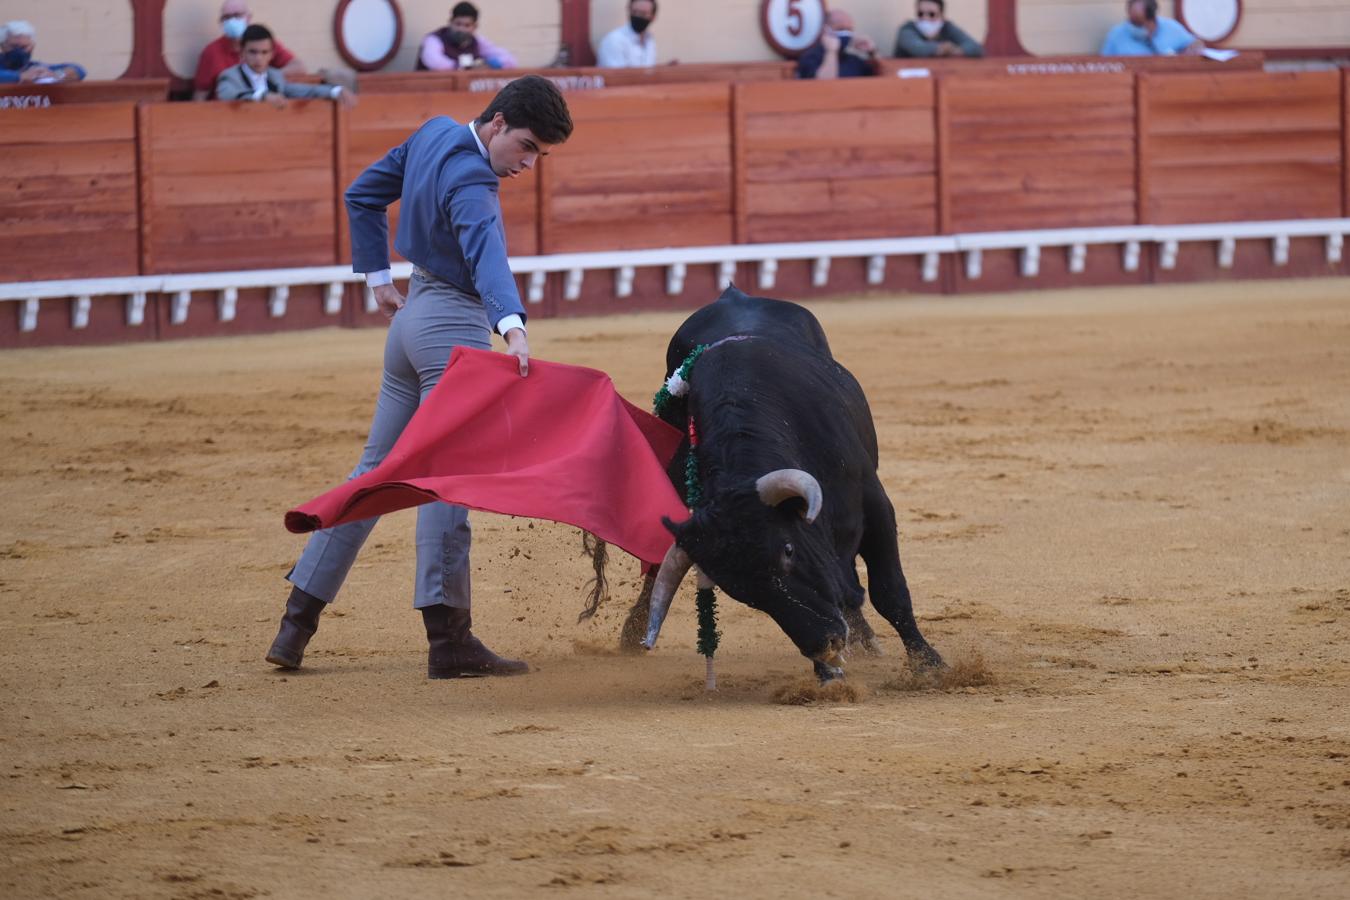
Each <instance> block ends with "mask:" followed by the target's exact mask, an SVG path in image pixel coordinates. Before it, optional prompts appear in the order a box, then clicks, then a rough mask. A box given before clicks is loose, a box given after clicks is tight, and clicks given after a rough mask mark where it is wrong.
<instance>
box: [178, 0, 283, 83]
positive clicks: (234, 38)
mask: <svg viewBox="0 0 1350 900" xmlns="http://www.w3.org/2000/svg"><path fill="white" fill-rule="evenodd" d="M252 21H253V13H252V12H251V11H250V10H249V8H248V2H247V0H224V2H223V3H221V4H220V30H221V32H222V34H221V35H220V37H218V38H216V39H215V40H214V41H212V42H211V43H209V44H207V45H206V47H205V48H204V49H203V50H202V55H201V58H200V59H198V60H197V74H196V76H195V77H194V78H193V79H192V99H193V100H210V99H212V98H213V97H214V96H215V90H216V80H217V79H218V78H220V73H221V72H224V71H225V70H226V69H229V68H231V67H233V66H237V65H239V64H240V63H241V62H243V57H242V56H241V55H240V50H241V45H240V39H241V38H242V37H243V36H244V30H245V29H247V28H248V26H249V23H250V22H252ZM272 65H273V66H274V67H275V68H278V69H280V70H281V71H283V72H285V73H286V74H287V75H289V76H292V77H294V76H296V75H303V74H305V66H304V63H302V62H300V60H298V59H296V58H295V54H293V53H291V51H289V50H287V49H286V46H285V45H284V44H282V43H281V41H277V42H276V44H275V46H274V47H273V48H272Z"/></svg>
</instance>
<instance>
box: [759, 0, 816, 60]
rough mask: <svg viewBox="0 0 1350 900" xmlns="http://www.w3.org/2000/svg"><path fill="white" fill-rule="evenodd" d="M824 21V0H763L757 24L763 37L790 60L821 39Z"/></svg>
mask: <svg viewBox="0 0 1350 900" xmlns="http://www.w3.org/2000/svg"><path fill="white" fill-rule="evenodd" d="M824 24H825V3H824V0H762V2H761V3H760V7H759V27H760V29H761V30H762V31H763V32H764V40H766V41H768V42H769V46H771V47H773V49H774V50H775V51H776V52H777V53H778V54H779V55H780V56H786V57H788V58H789V59H791V58H793V57H796V56H800V55H801V52H802V51H803V50H805V49H807V48H808V47H810V46H811V45H812V44H814V43H815V42H816V41H817V40H819V39H820V29H821V27H822V26H824Z"/></svg>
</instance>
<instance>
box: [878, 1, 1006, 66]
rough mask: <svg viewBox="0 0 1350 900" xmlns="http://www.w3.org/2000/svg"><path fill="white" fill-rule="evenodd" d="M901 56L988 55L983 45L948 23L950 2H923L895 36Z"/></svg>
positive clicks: (896, 47) (898, 53)
mask: <svg viewBox="0 0 1350 900" xmlns="http://www.w3.org/2000/svg"><path fill="white" fill-rule="evenodd" d="M894 55H895V56H897V57H902V58H903V57H920V58H926V57H941V56H969V57H977V56H984V48H983V47H981V46H980V42H979V41H977V40H975V39H974V38H973V37H971V36H970V35H968V34H966V33H965V32H964V31H962V30H961V29H960V28H957V27H956V25H955V24H953V23H952V22H948V21H947V4H946V0H919V2H918V3H917V4H915V10H914V18H913V19H911V20H909V21H908V22H906V23H905V24H904V25H902V26H900V32H899V34H897V35H896V36H895V54H894Z"/></svg>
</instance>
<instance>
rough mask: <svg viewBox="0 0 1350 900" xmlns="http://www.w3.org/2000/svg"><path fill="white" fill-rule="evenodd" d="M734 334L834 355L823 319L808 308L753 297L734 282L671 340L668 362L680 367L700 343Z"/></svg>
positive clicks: (688, 320) (691, 317)
mask: <svg viewBox="0 0 1350 900" xmlns="http://www.w3.org/2000/svg"><path fill="white" fill-rule="evenodd" d="M732 335H754V336H756V337H764V338H769V339H771V340H774V341H776V342H780V343H781V342H789V343H793V344H797V345H798V346H799V347H800V348H801V349H804V350H813V351H816V352H818V353H822V354H824V355H825V356H826V357H830V355H831V354H830V344H829V341H827V340H826V339H825V331H824V329H822V328H821V327H820V322H819V321H817V320H816V317H815V316H814V315H812V314H811V312H810V311H809V310H807V309H806V308H805V307H802V306H798V305H797V304H796V303H790V302H788V301H786V300H773V299H770V298H768V297H751V296H750V295H748V294H746V293H745V292H744V291H742V290H740V289H739V288H738V287H736V286H735V285H731V286H730V287H728V288H727V289H726V290H725V291H723V292H722V296H720V297H718V298H717V302H715V303H710V304H709V305H707V306H705V307H703V308H702V309H700V310H698V311H697V312H695V313H694V314H693V315H692V316H690V317H689V318H688V319H687V320H686V321H685V323H684V325H682V326H681V327H680V329H679V331H677V332H676V333H675V337H674V338H673V339H672V340H671V345H670V352H669V353H668V354H667V362H668V363H669V362H670V361H671V360H672V359H674V363H673V365H675V366H678V365H679V363H680V361H681V360H683V359H684V357H685V356H686V355H688V353H689V352H690V351H692V350H693V349H694V347H697V346H698V345H699V344H711V343H714V342H716V341H719V340H721V339H722V338H725V337H731V336H732Z"/></svg>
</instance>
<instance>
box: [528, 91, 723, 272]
mask: <svg viewBox="0 0 1350 900" xmlns="http://www.w3.org/2000/svg"><path fill="white" fill-rule="evenodd" d="M568 105H569V106H570V107H571V111H572V119H573V121H574V122H575V124H576V130H575V132H574V133H573V135H572V139H571V140H570V141H568V142H567V144H566V145H565V146H564V147H562V148H560V149H559V150H558V151H557V152H556V153H555V154H554V155H553V156H552V157H550V158H549V159H548V160H547V162H546V164H545V165H544V166H543V168H542V170H541V172H540V173H539V174H540V178H539V179H538V181H539V189H540V192H541V197H540V223H539V224H540V241H539V243H540V250H541V252H543V253H568V252H578V251H587V250H635V249H642V248H648V247H668V246H672V245H690V246H698V245H708V244H713V245H716V244H730V243H732V242H733V240H734V234H733V230H734V216H733V210H732V199H733V193H734V191H733V187H732V182H733V179H732V165H731V158H732V153H731V86H730V85H727V84H679V85H662V86H659V87H650V88H616V89H614V90H605V91H593V92H589V93H579V94H576V95H574V96H572V97H571V98H570V99H569V101H568ZM513 252H515V251H514V250H513Z"/></svg>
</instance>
